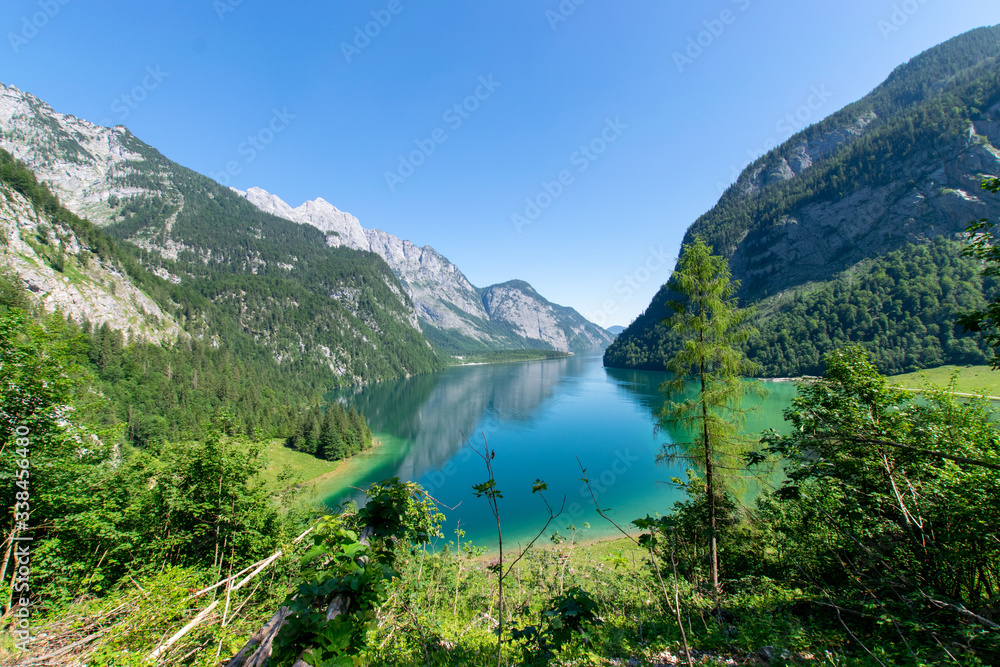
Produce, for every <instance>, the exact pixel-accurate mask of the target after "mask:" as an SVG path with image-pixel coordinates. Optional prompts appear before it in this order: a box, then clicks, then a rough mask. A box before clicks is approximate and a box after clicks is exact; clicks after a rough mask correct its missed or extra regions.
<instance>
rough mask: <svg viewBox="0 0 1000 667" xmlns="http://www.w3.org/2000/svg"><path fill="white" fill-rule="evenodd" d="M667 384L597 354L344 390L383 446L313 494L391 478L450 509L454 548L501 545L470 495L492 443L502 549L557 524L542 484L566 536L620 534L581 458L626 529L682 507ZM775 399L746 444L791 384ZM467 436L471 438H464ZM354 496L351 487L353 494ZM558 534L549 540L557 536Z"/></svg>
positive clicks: (449, 536)
mask: <svg viewBox="0 0 1000 667" xmlns="http://www.w3.org/2000/svg"><path fill="white" fill-rule="evenodd" d="M665 379H666V374H665V373H657V372H649V371H626V370H618V369H605V368H604V367H603V366H602V363H601V356H600V355H599V354H593V355H577V356H574V357H570V358H568V359H557V360H550V361H537V362H525V363H515V364H499V365H482V366H459V367H453V368H450V369H448V370H445V371H442V372H439V373H434V374H432V375H424V376H418V377H412V378H408V379H404V380H396V381H391V382H384V383H381V384H377V385H372V386H367V387H361V388H351V389H346V390H338V391H337V392H334V393H333V394H332V395H331V396H330V397H329V398H331V399H334V400H343V401H346V402H348V403H351V404H354V405H355V406H357V408H358V410H359V411H361V412H363V413H364V414H365V416H366V417H367V418H368V423H369V425H370V427H371V429H372V431H373V433H374V434H375V438H376V440H379V441H380V442H381V443H382V444H381V445H380V446H378V447H376V448H375V449H374V450H372V451H371V452H368V453H365V454H361V455H359V456H357V457H355V458H354V459H352V460H350V461H348V462H347V463H345V464H344V465H343V466H341V468H340V469H339V470H338V472H337V473H336V474H335V475H334V476H332V477H329V478H327V479H326V480H324V482H323V485H324V486H323V488H320V489H314V490H313V492H314V493H316V494H319V495H320V496H321V497H323V498H325V500H326V502H327V504H328V505H330V506H331V507H333V506H336V505H337V504H339V503H340V502H341V501H343V500H346V499H351V498H353V499H359V498H361V497H362V494H361V493H360V492H359V491H358V490H357V489H359V488H365V487H366V486H367V485H369V484H371V483H372V482H378V481H381V480H383V479H386V478H390V477H400V478H401V479H404V480H414V481H417V482H419V483H420V484H422V485H423V486H424V488H426V489H427V490H428V491H429V492H430V493H431V495H433V496H434V497H435V498H436V499H437V500H438V501H440V503H441V504H442V505H443V506H447V507H452V508H454V509H451V510H447V509H446V510H444V513H445V515H446V516H447V522H446V524H445V526H444V533H445V537H444V538H443V541H450V540H454V539H455V533H454V531H455V529H456V527H457V526H459V524H460V525H461V528H462V530H464V531H465V533H466V535H465V537H464V538H463V542H465V541H467V540H472V541H473V542H475V543H476V544H477V545H480V546H485V547H489V548H495V546H496V523H495V521H494V519H493V516H492V514H491V513H490V510H489V506H488V505H487V501H486V499H485V498H476V497H475V496H474V494H473V492H472V485H473V484H477V483H480V482H484V481H486V479H487V473H486V467H485V465H484V463H483V460H482V459H481V458H480V457H479V456H477V455H476V453H475V452H474V451H473V450H472V448H470V447H469V445H468V444H467V443H468V442H471V443H472V445H473V446H475V447H477V448H478V449H479V450H480V451H482V450H483V449H484V444H483V443H484V438H485V440H486V441H488V443H489V447H490V448H491V449H493V450H495V451H496V458H495V459H494V460H493V462H492V463H493V470H494V474H495V477H496V483H497V488H499V489H500V491H501V492H502V493H503V498H502V499H501V500H500V518H501V521H502V524H503V531H504V544H505V549H506V548H509V547H510V546H511V545H513V544H514V543H516V542H520V543H521V544H522V545H524V544H526V543H527V542H528V541H530V540H531V539H532V538H533V537H534V536H535V535H536V534H537V533H538V531H539V529H540V528H541V527H542V526H543V525H544V523H545V520H546V518H547V517H548V514H547V511H546V509H545V505H544V503H543V501H542V499H541V498H540V497H539V496H538V495H537V494H532V493H531V489H532V485H533V484H534V483H535V480H536V479H541V480H544V481H545V482H546V483H547V484H548V491H547V492H546V494H545V496H546V498H547V499H548V501H549V502H550V503H552V504H553V505H554V506H555V507H556V508H558V507H559V506H560V505H562V504H563V499H564V498H565V508H564V511H563V515H562V516H561V517H560V518H559V519H558V520H557V521H556V522H554V523H553V526H552V528H555V529H557V530H558V531H559V532H560V533H561V534H563V535H568V533H569V530H568V529H567V527H568V526H569V525H571V524H572V525H575V526H576V527H577V528H578V529H582V528H583V524H584V523H585V522H589V523H590V528H589V529H587V530H585V531H583V532H582V534H578V537H581V538H582V539H597V538H603V537H612V536H614V535H617V534H618V533H617V531H616V529H615V528H614V527H613V526H611V525H610V524H608V523H607V522H606V521H604V520H603V519H601V518H600V517H599V516H597V514H596V512H595V509H594V504H593V501H592V500H591V496H590V492H589V491H588V490H587V488H586V485H584V484H583V483H582V482H581V477H583V475H582V474H581V471H580V465H579V464H578V462H577V458H579V459H580V461H582V463H583V465H584V466H586V468H587V476H588V477H589V478H590V480H591V487H592V488H593V491H594V493H595V494H596V495H597V497H598V501H599V502H600V504H601V507H602V508H607V509H609V510H610V511H609V512H608V514H609V516H611V517H612V518H613V519H614V520H615V521H616V522H618V523H619V525H621V526H622V527H624V528H631V527H630V526H628V524H629V522H630V521H632V520H633V519H636V518H639V517H643V516H646V515H647V514H653V513H656V512H659V513H661V514H663V513H666V512H668V511H669V510H670V507H671V505H672V504H673V503H674V502H675V501H677V500H680V499H682V498H683V497H684V493H683V491H681V490H679V489H678V488H676V487H675V486H674V485H673V484H671V483H670V478H671V477H681V478H683V477H685V468H686V466H685V465H683V464H680V465H673V466H669V467H668V466H663V465H657V463H656V454H657V452H658V451H660V449H661V447H662V445H663V444H664V443H668V442H679V441H682V440H681V438H683V436H682V434H680V433H677V432H673V431H671V430H669V429H664V430H662V431H660V432H659V433H654V425H655V423H656V419H655V417H654V413H655V411H656V410H658V409H659V407H660V406H661V405H662V404H663V396H662V395H661V394H660V393H659V391H658V387H659V385H660V383H661V382H663V381H664V380H665ZM764 387H765V388H766V390H767V392H768V395H767V396H766V398H764V399H762V400H758V401H755V402H757V403H759V407H758V409H757V411H756V413H754V414H752V415H751V416H750V417H749V418H748V420H747V424H746V431H747V432H748V433H758V432H760V431H762V430H764V429H766V428H771V427H774V428H778V429H779V430H781V428H782V427H783V420H782V416H781V413H782V410H784V409H785V408H786V407H788V406H789V404H790V402H791V399H792V397H793V396H794V395H795V385H794V384H793V383H764ZM463 434H464V436H463ZM352 487H353V488H352ZM552 528H550V532H551V529H552Z"/></svg>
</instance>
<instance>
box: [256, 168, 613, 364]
mask: <svg viewBox="0 0 1000 667" xmlns="http://www.w3.org/2000/svg"><path fill="white" fill-rule="evenodd" d="M237 192H239V194H240V195H242V196H244V197H246V199H247V200H248V201H249V202H251V203H252V204H254V205H255V206H257V207H258V208H259V209H260V210H262V211H266V212H268V213H272V214H274V215H278V216H281V217H283V218H285V219H287V220H292V221H294V222H298V223H300V224H305V225H312V226H313V227H316V228H317V229H319V230H321V231H323V232H325V233H326V235H327V236H326V239H327V243H328V244H329V245H330V246H334V247H337V246H346V247H348V248H353V249H356V250H366V251H369V252H373V253H375V254H377V255H379V256H380V257H382V258H383V259H385V261H386V263H388V264H389V267H390V268H391V269H392V270H393V272H394V273H395V274H396V276H397V277H398V278H399V279H400V281H401V282H402V283H403V284H404V285H405V286H406V288H407V290H408V292H409V295H410V297H411V298H412V299H413V302H414V304H415V305H416V308H417V314H418V317H419V319H420V322H421V323H422V326H423V328H424V330H425V331H428V332H430V333H431V334H432V333H433V331H435V330H436V331H440V332H443V335H444V336H454V335H456V334H457V336H459V337H462V338H464V339H467V340H466V342H459V343H452V344H455V345H457V346H458V347H456V348H454V349H453V350H452V351H462V350H464V349H475V345H476V344H479V345H482V346H485V347H488V348H493V349H505V348H506V349H514V348H521V347H526V346H527V347H539V346H543V347H552V348H553V349H556V350H562V351H577V350H587V349H594V348H600V347H603V346H604V345H607V344H608V343H609V342H610V341H611V339H612V336H610V335H609V334H607V332H605V331H604V330H603V329H601V328H600V327H598V326H596V325H594V324H592V323H590V322H588V321H586V320H585V319H584V318H583V317H582V316H581V315H580V314H579V313H577V312H576V311H575V310H572V309H570V308H564V307H562V306H555V305H554V304H550V303H549V302H548V301H546V300H545V299H543V298H542V297H540V296H538V294H537V293H536V292H535V291H534V290H533V289H532V288H531V287H530V286H528V285H527V283H519V284H521V285H524V286H526V287H527V289H526V290H524V291H521V290H520V289H518V288H511V287H510V285H512V284H513V283H508V284H506V286H494V287H490V288H486V289H485V292H488V293H490V294H491V295H493V296H494V297H495V298H496V299H498V302H497V303H498V306H499V307H498V308H497V309H496V310H491V308H490V305H489V304H488V303H487V301H486V299H485V298H483V297H481V295H480V290H478V289H477V288H476V287H475V286H474V285H473V284H472V283H471V282H469V280H468V278H466V277H465V275H464V274H463V273H462V272H461V271H460V270H459V269H458V267H457V266H455V265H454V264H452V263H451V262H450V261H448V259H447V258H446V257H445V256H443V255H442V254H440V253H439V252H437V251H436V250H434V248H432V247H430V246H423V247H418V246H416V245H415V244H413V243H411V242H410V241H404V240H402V239H400V238H398V237H396V236H393V235H392V234H389V233H387V232H383V231H381V230H378V229H364V228H363V227H362V226H361V224H360V222H358V219H357V218H355V217H354V216H353V215H351V214H349V213H345V212H343V211H341V210H339V209H337V208H336V207H335V206H333V205H332V204H330V203H329V202H327V201H325V200H323V199H317V200H315V201H310V202H306V203H304V204H303V205H302V206H299V207H298V208H292V207H291V206H289V205H288V204H286V203H285V202H284V201H282V200H281V199H280V198H279V197H277V196H275V195H273V194H271V193H269V192H267V191H265V190H263V189H261V188H250V189H249V190H247V191H246V192H241V191H237ZM494 290H495V291H494ZM491 298H492V297H491ZM501 302H502V305H500V304H501ZM519 308H523V311H521V310H519ZM453 340H454V339H452V341H453Z"/></svg>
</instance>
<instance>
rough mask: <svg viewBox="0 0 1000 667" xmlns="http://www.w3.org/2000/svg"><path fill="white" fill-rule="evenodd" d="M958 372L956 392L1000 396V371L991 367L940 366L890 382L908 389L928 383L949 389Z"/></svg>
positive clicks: (892, 378)
mask: <svg viewBox="0 0 1000 667" xmlns="http://www.w3.org/2000/svg"><path fill="white" fill-rule="evenodd" d="M956 371H957V372H958V373H959V376H958V381H957V382H956V384H955V391H957V392H959V393H963V394H978V393H983V392H985V393H986V395H987V396H1000V371H995V370H993V369H992V368H991V367H990V366H940V367H938V368H930V369H928V370H924V371H920V372H918V373H905V374H903V375H893V376H891V377H890V378H889V382H890V383H892V384H896V385H899V386H901V387H905V388H907V389H921V388H923V386H924V385H925V384H926V383H927V382H932V383H933V384H936V385H938V386H940V387H947V386H948V383H949V382H951V376H952V374H954V373H955V372H956Z"/></svg>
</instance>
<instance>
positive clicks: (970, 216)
mask: <svg viewBox="0 0 1000 667" xmlns="http://www.w3.org/2000/svg"><path fill="white" fill-rule="evenodd" d="M938 148H939V151H940V152H938V151H935V152H937V153H938V154H937V155H934V154H932V153H931V152H930V151H924V152H923V154H921V155H917V156H914V158H913V159H912V160H908V161H907V163H906V164H900V165H898V168H899V169H900V171H905V172H906V173H907V174H908V175H909V179H908V180H907V181H902V180H895V181H893V182H891V183H889V184H886V185H884V186H881V187H874V188H873V187H863V188H860V189H858V190H855V191H853V192H850V193H849V194H845V196H844V197H843V198H842V199H840V200H838V201H832V202H831V201H821V202H809V203H807V204H805V205H803V206H801V207H797V208H795V209H792V210H790V211H788V213H787V214H786V215H785V216H784V217H783V218H782V219H781V221H780V223H779V224H777V225H775V226H773V227H770V228H767V229H761V230H755V231H753V232H750V233H749V234H748V235H747V236H746V238H745V239H744V240H743V241H742V242H741V243H740V244H739V245H738V246H737V248H736V251H735V252H734V253H733V255H732V258H731V262H730V266H731V268H732V270H733V274H734V275H735V276H738V277H739V278H740V279H742V280H743V281H745V282H746V283H747V284H748V285H751V286H753V287H754V288H755V290H756V291H757V292H758V293H759V294H760V295H761V296H767V295H770V294H777V293H779V292H781V291H783V290H785V289H788V288H790V287H794V286H795V285H799V284H802V283H805V282H808V281H814V280H821V279H826V278H830V277H832V276H833V275H835V274H837V273H839V272H841V271H843V270H845V269H847V268H849V267H851V266H854V265H855V264H857V263H858V262H860V261H862V260H864V259H866V258H869V257H874V256H878V255H884V254H886V253H887V252H890V251H892V250H895V249H897V248H900V247H902V246H903V245H905V244H907V243H919V242H922V241H925V240H927V239H931V238H934V237H936V236H941V235H946V236H951V235H955V234H961V233H962V232H963V231H964V230H965V228H966V227H968V225H969V222H971V221H973V220H979V219H981V218H985V217H989V216H995V215H997V214H998V213H1000V203H998V202H997V201H996V200H995V199H987V198H983V197H980V196H979V195H980V189H979V185H980V183H981V182H982V175H983V174H997V173H1000V151H998V150H997V149H996V148H995V147H994V146H993V145H991V144H990V143H989V140H988V139H987V138H986V137H983V136H980V135H974V136H973V138H972V139H970V140H969V141H968V142H965V141H962V142H959V141H955V142H954V145H952V146H949V147H947V148H945V147H938ZM940 149H943V150H940Z"/></svg>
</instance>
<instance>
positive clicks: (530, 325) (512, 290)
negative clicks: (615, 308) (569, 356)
mask: <svg viewBox="0 0 1000 667" xmlns="http://www.w3.org/2000/svg"><path fill="white" fill-rule="evenodd" d="M483 306H484V307H485V308H486V312H488V313H489V314H490V318H491V319H492V320H493V321H494V322H503V323H505V324H506V325H507V326H509V327H510V328H512V329H513V330H514V331H515V332H516V333H517V334H518V335H519V336H523V337H524V338H528V339H532V340H540V341H542V342H544V343H545V344H547V345H549V346H551V347H552V348H554V349H556V350H586V349H595V348H600V347H604V346H605V345H607V344H608V343H609V342H611V340H612V339H613V338H614V337H613V336H612V335H611V334H609V333H608V332H607V331H605V330H604V329H600V328H599V327H595V326H594V325H593V324H591V323H590V322H588V321H587V320H585V319H584V318H583V317H582V316H581V315H580V314H579V313H577V312H576V311H575V310H572V309H569V308H565V307H563V306H557V305H555V304H553V303H550V302H549V301H548V300H546V299H545V298H543V297H542V296H541V295H539V294H538V292H536V291H535V290H534V289H533V288H532V287H531V285H529V284H528V283H526V282H524V281H521V280H512V281H510V282H507V283H503V284H501V285H493V286H491V287H487V288H486V289H484V290H483ZM595 329H596V331H595Z"/></svg>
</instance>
